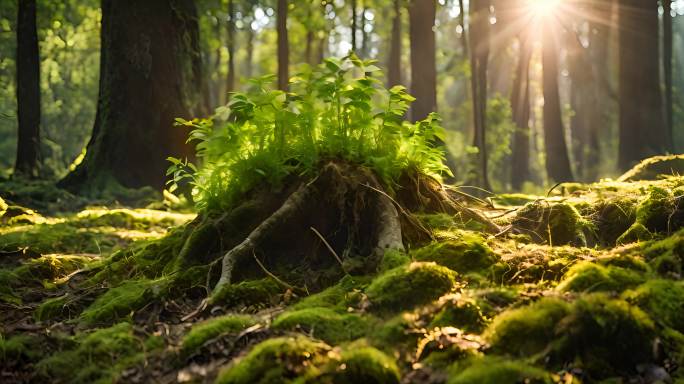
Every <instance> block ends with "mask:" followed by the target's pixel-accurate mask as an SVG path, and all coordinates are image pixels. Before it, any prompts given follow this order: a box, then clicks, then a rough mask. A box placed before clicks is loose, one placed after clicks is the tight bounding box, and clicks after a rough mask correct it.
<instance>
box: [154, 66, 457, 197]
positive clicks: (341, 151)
mask: <svg viewBox="0 0 684 384" xmlns="http://www.w3.org/2000/svg"><path fill="white" fill-rule="evenodd" d="M373 63H374V62H373V61H367V60H360V59H359V58H358V57H356V56H355V55H354V54H351V55H349V56H347V57H345V58H343V59H334V58H330V59H326V60H325V61H324V62H323V64H321V65H319V66H317V67H315V68H310V67H306V68H305V69H304V70H303V71H302V72H301V73H299V74H297V75H296V76H295V77H293V78H292V79H291V80H290V92H283V91H280V90H275V89H273V87H272V84H273V80H274V78H275V77H274V76H265V77H260V78H256V79H252V80H250V87H249V90H248V91H247V92H244V93H233V94H232V95H231V98H230V103H229V104H228V105H227V106H224V107H219V108H217V109H216V113H215V115H214V116H212V117H211V118H208V119H194V120H192V121H186V120H183V119H177V124H178V125H184V126H189V127H191V128H192V132H191V133H190V136H189V139H188V141H190V142H193V143H195V144H196V149H197V157H198V159H199V161H200V164H201V166H200V167H196V166H195V165H193V164H192V163H190V162H188V161H187V160H181V159H175V158H169V161H171V163H172V165H171V166H170V168H169V170H168V174H169V175H170V176H171V177H172V179H171V181H170V182H169V183H170V185H171V187H170V189H171V190H175V189H176V188H177V186H178V185H180V184H183V183H190V184H191V185H192V187H193V195H194V198H195V201H196V202H197V204H198V208H200V209H224V208H227V207H230V206H231V205H232V204H233V203H234V202H235V201H236V199H237V198H239V196H240V195H242V194H244V193H246V192H247V191H249V190H250V189H253V188H254V187H255V186H257V185H259V184H264V183H265V184H267V185H271V186H277V185H278V184H280V183H282V181H283V179H284V178H285V177H286V176H288V175H291V174H298V175H307V174H313V173H314V172H315V171H316V168H317V165H318V164H319V163H320V162H321V161H325V160H329V159H340V160H344V161H348V162H352V163H357V164H361V165H364V166H367V167H369V168H371V169H372V170H373V171H375V173H376V174H377V175H378V176H379V177H380V179H381V180H382V181H383V182H384V183H386V184H387V185H388V186H391V185H392V184H393V183H395V182H396V180H397V179H398V178H399V176H400V175H401V174H402V173H403V172H406V171H409V170H410V171H417V172H422V173H425V174H427V175H430V176H433V177H436V178H439V177H441V175H444V174H449V169H448V168H447V167H446V166H445V165H444V150H443V148H442V147H441V146H440V143H443V140H444V130H443V128H442V127H441V126H440V119H439V117H438V116H437V115H436V114H431V115H429V116H428V117H427V118H426V119H425V120H422V121H419V122H416V123H415V124H413V123H410V122H407V121H406V120H405V116H406V113H407V112H408V109H409V106H410V104H411V102H413V101H414V100H415V99H414V98H413V97H412V96H411V95H409V94H408V93H407V92H406V89H405V88H404V87H402V86H395V87H393V88H391V89H386V88H385V87H384V86H383V85H382V82H381V81H380V77H381V71H380V69H379V68H378V67H376V66H375V65H373Z"/></svg>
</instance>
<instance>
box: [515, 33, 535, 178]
mask: <svg viewBox="0 0 684 384" xmlns="http://www.w3.org/2000/svg"><path fill="white" fill-rule="evenodd" d="M518 42H519V44H518V65H517V68H516V71H515V79H514V80H513V90H512V92H511V109H512V114H513V122H514V123H515V132H514V133H513V150H512V153H511V155H512V156H511V186H512V187H513V189H515V190H520V189H521V188H522V186H523V184H524V183H525V181H527V180H529V177H530V62H531V60H532V41H531V39H530V34H529V32H528V31H524V32H521V33H520V35H519V37H518Z"/></svg>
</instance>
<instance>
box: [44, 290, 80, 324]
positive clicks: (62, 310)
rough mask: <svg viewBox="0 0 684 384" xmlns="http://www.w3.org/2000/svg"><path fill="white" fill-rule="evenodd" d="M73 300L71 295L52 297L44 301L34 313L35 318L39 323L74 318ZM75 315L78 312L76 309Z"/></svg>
mask: <svg viewBox="0 0 684 384" xmlns="http://www.w3.org/2000/svg"><path fill="white" fill-rule="evenodd" d="M71 305H72V298H71V297H70V296H69V294H68V293H67V294H64V295H62V296H57V297H52V298H49V299H47V300H45V301H43V302H42V303H41V304H40V305H39V306H38V308H36V310H35V311H34V312H33V317H34V318H35V319H36V320H37V321H46V320H50V319H54V318H57V317H59V318H67V319H71V317H72V308H71ZM73 312H74V313H75V312H76V310H75V309H74V310H73Z"/></svg>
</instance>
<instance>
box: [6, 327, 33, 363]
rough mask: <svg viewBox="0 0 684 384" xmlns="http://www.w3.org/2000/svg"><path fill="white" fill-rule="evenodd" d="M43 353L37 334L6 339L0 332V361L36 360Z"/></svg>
mask: <svg viewBox="0 0 684 384" xmlns="http://www.w3.org/2000/svg"><path fill="white" fill-rule="evenodd" d="M42 353H43V348H41V347H40V339H39V338H38V337H37V336H34V335H30V334H24V335H16V336H12V337H10V338H8V339H6V338H4V337H3V336H2V335H1V334H0V363H8V362H10V361H18V360H30V361H33V360H36V359H37V358H40V357H41V356H42Z"/></svg>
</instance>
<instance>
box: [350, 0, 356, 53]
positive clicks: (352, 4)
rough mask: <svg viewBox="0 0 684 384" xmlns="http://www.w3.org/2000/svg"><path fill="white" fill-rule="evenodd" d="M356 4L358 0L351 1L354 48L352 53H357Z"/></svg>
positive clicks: (352, 42)
mask: <svg viewBox="0 0 684 384" xmlns="http://www.w3.org/2000/svg"><path fill="white" fill-rule="evenodd" d="M356 2H357V0H351V14H352V16H351V46H352V51H354V52H356V47H357V45H356V22H357V16H356Z"/></svg>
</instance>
